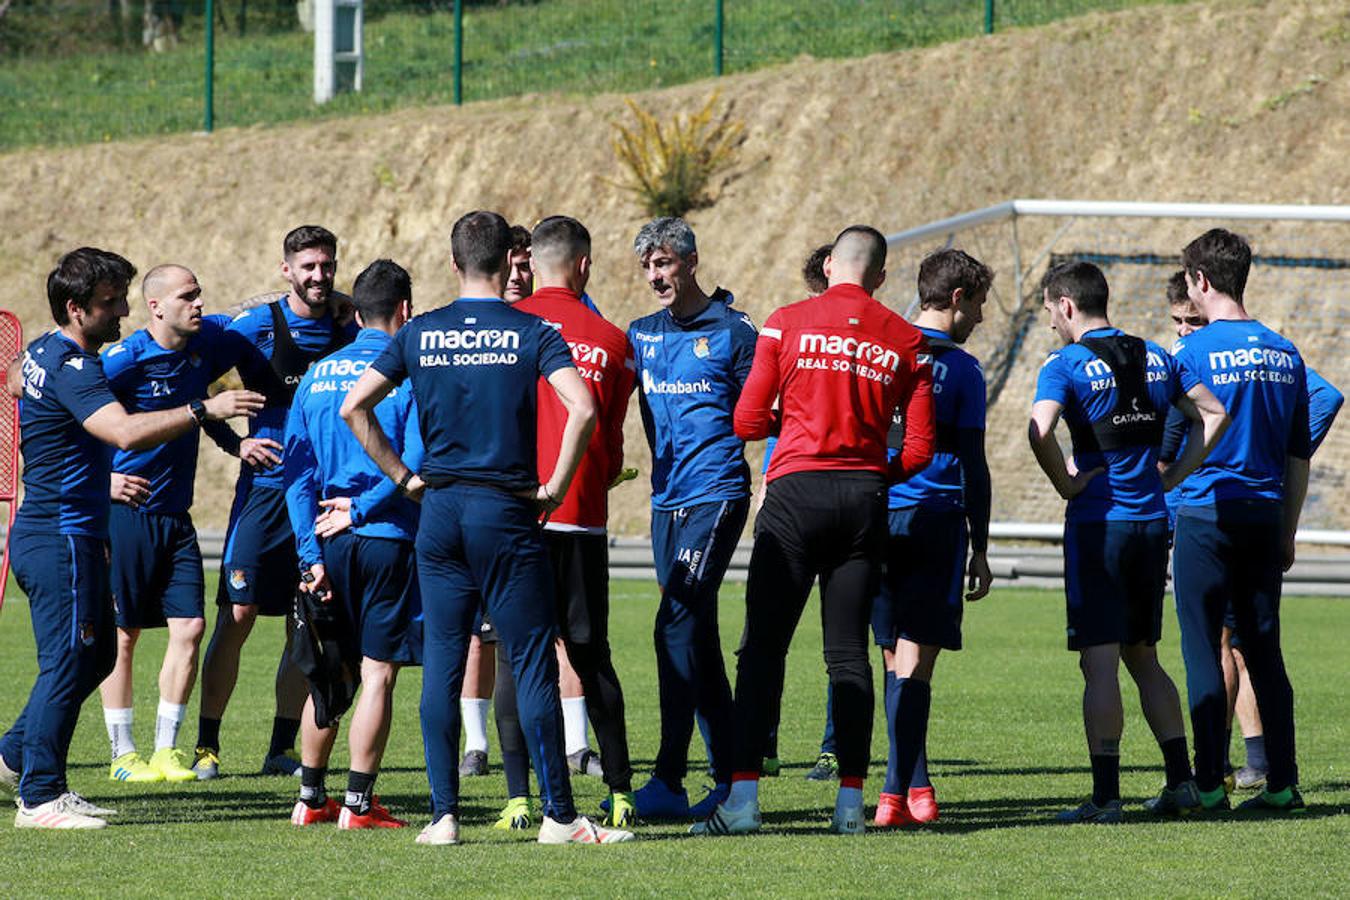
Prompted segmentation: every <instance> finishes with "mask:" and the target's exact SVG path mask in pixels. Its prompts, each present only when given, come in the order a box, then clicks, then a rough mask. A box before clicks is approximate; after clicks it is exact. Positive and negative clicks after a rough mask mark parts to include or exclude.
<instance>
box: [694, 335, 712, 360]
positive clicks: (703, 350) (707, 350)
mask: <svg viewBox="0 0 1350 900" xmlns="http://www.w3.org/2000/svg"><path fill="white" fill-rule="evenodd" d="M694 355H695V356H697V357H698V358H699V359H707V358H708V357H709V356H711V355H712V348H711V347H709V346H708V339H707V338H706V337H698V338H694Z"/></svg>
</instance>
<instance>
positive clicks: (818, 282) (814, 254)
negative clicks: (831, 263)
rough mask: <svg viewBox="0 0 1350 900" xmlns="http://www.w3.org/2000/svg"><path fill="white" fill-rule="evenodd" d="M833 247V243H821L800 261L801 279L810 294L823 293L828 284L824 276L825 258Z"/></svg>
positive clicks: (828, 281)
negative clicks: (803, 260) (802, 261)
mask: <svg viewBox="0 0 1350 900" xmlns="http://www.w3.org/2000/svg"><path fill="white" fill-rule="evenodd" d="M833 249H834V244H821V245H820V246H819V247H817V248H816V249H814V250H812V251H811V255H810V256H808V257H807V258H806V262H804V263H802V281H804V282H806V289H807V290H808V291H810V292H811V293H812V294H823V293H825V290H826V288H828V287H829V286H830V280H829V279H828V278H826V277H825V259H826V257H828V256H829V255H830V251H831V250H833Z"/></svg>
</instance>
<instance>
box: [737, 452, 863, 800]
mask: <svg viewBox="0 0 1350 900" xmlns="http://www.w3.org/2000/svg"><path fill="white" fill-rule="evenodd" d="M885 541H886V484H885V481H884V479H883V478H882V476H881V475H879V474H875V473H871V472H799V473H794V474H792V475H783V476H781V477H779V478H777V479H775V480H774V481H773V482H772V483H770V485H769V488H768V492H767V495H766V496H765V499H764V507H763V509H761V510H760V513H759V517H758V519H757V520H756V522H755V547H754V551H753V552H752V553H751V556H750V577H749V583H748V584H747V585H746V592H745V635H744V637H743V639H742V643H741V649H740V653H739V657H740V658H739V660H738V662H737V666H736V750H735V755H734V759H733V765H734V769H735V771H736V772H745V773H750V772H753V773H758V772H759V769H760V765H761V763H762V761H763V757H764V745H765V738H766V736H767V735H768V733H769V730H770V728H771V727H772V725H773V718H774V712H775V709H776V707H777V705H778V701H779V699H780V697H781V695H782V690H783V678H784V667H785V664H786V661H787V652H788V647H789V645H790V644H791V643H792V634H793V632H794V631H795V630H796V628H797V622H798V621H799V620H800V619H801V614H802V610H803V609H804V608H805V607H806V599H807V597H808V596H809V595H810V593H811V586H812V584H813V583H814V582H815V580H816V577H817V576H819V577H820V592H821V605H820V615H821V623H822V625H823V628H824V634H825V666H826V668H827V669H828V671H829V675H830V686H831V688H832V689H833V691H834V721H835V734H836V737H837V740H838V746H839V751H838V755H839V774H840V776H841V777H846V778H847V777H857V778H861V777H863V776H865V775H866V774H867V764H868V755H869V750H870V748H871V743H872V710H873V697H872V665H871V661H870V660H869V658H868V652H869V648H870V641H869V639H868V634H867V625H868V622H869V620H870V618H871V610H872V598H873V597H874V596H875V595H876V592H877V588H878V586H879V583H880V579H881V563H882V557H883V553H884V550H885Z"/></svg>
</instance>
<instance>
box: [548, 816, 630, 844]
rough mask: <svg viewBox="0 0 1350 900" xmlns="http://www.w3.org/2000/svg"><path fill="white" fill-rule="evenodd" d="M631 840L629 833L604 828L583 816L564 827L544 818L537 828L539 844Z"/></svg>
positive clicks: (621, 841)
mask: <svg viewBox="0 0 1350 900" xmlns="http://www.w3.org/2000/svg"><path fill="white" fill-rule="evenodd" d="M632 839H633V832H631V831H620V830H619V829H618V828H605V827H603V826H601V825H597V824H595V823H594V822H592V821H591V820H590V819H588V818H586V817H585V816H577V817H576V818H575V819H573V820H572V821H571V822H568V823H567V824H566V825H564V824H563V823H562V822H559V821H557V820H556V819H551V818H549V817H548V816H544V821H543V823H542V824H541V825H540V826H539V843H541V844H622V843H624V842H626V841H631V840H632Z"/></svg>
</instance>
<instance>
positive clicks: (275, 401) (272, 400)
mask: <svg viewBox="0 0 1350 900" xmlns="http://www.w3.org/2000/svg"><path fill="white" fill-rule="evenodd" d="M267 307H268V310H269V311H270V312H271V313H272V358H271V359H270V360H268V364H269V365H270V367H271V374H270V376H265V383H264V384H262V385H259V386H258V390H259V391H260V392H261V393H262V394H263V395H264V396H265V397H267V405H268V406H282V407H286V406H290V405H291V400H292V399H294V397H295V389H296V388H297V387H299V386H300V379H301V378H304V377H305V373H306V372H308V371H309V367H310V366H311V365H313V364H314V362H315V360H320V359H323V358H324V357H325V356H327V355H328V354H330V353H333V352H335V351H337V350H339V349H341V348H342V347H343V346H345V345H346V344H347V340H346V338H345V336H344V334H343V331H342V329H341V328H339V327H338V325H337V323H336V322H334V323H333V327H332V331H331V333H330V335H329V337H328V344H327V346H325V347H324V348H323V349H322V350H320V351H318V352H317V353H308V352H306V351H304V350H301V349H300V347H299V346H298V345H297V344H296V343H295V338H293V337H291V326H290V325H288V324H287V323H286V312H285V310H283V309H282V308H281V301H280V300H274V301H272V302H271V303H269V304H267Z"/></svg>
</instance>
